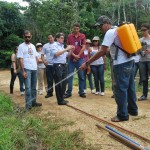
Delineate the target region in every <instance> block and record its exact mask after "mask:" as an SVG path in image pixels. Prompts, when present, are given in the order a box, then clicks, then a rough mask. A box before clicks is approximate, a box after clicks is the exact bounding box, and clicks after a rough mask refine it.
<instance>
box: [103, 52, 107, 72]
mask: <svg viewBox="0 0 150 150" xmlns="http://www.w3.org/2000/svg"><path fill="white" fill-rule="evenodd" d="M106 53H107V52H106ZM106 59H107V57H106V55H104V56H103V60H104V70H106V67H107V64H106Z"/></svg>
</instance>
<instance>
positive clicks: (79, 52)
mask: <svg viewBox="0 0 150 150" xmlns="http://www.w3.org/2000/svg"><path fill="white" fill-rule="evenodd" d="M79 31H80V25H79V24H78V23H75V24H74V25H73V33H72V34H69V35H68V39H67V44H68V45H73V46H74V47H75V50H74V51H73V52H72V54H71V56H70V58H69V60H68V75H71V74H73V73H74V70H75V68H76V70H77V71H78V70H79V67H80V66H81V65H82V64H83V58H84V53H83V52H84V50H85V44H86V38H85V35H84V34H82V33H80V32H79ZM78 80H79V92H78V93H79V96H80V97H83V98H85V97H86V95H85V93H84V74H83V71H82V70H79V71H78ZM72 87H73V75H72V76H71V77H69V78H68V90H67V91H66V94H65V95H64V98H68V97H71V96H72Z"/></svg>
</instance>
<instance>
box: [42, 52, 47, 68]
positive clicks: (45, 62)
mask: <svg viewBox="0 0 150 150" xmlns="http://www.w3.org/2000/svg"><path fill="white" fill-rule="evenodd" d="M41 59H42V62H43V63H44V65H45V66H47V65H48V62H47V61H46V60H45V58H44V54H42V55H41Z"/></svg>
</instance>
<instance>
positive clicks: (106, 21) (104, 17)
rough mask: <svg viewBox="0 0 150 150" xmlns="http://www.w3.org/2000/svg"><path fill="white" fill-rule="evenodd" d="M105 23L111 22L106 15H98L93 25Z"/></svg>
mask: <svg viewBox="0 0 150 150" xmlns="http://www.w3.org/2000/svg"><path fill="white" fill-rule="evenodd" d="M105 23H110V24H111V20H110V19H109V18H108V17H107V16H104V15H103V16H100V17H99V18H98V19H97V22H96V24H95V25H94V26H100V25H101V24H105Z"/></svg>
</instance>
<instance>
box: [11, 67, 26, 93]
mask: <svg viewBox="0 0 150 150" xmlns="http://www.w3.org/2000/svg"><path fill="white" fill-rule="evenodd" d="M17 76H18V78H19V84H20V92H24V91H25V89H24V79H23V77H22V70H20V71H19V72H18V73H17V74H15V73H14V69H13V68H11V81H10V91H11V92H12V93H13V88H14V82H15V80H16V77H17Z"/></svg>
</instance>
